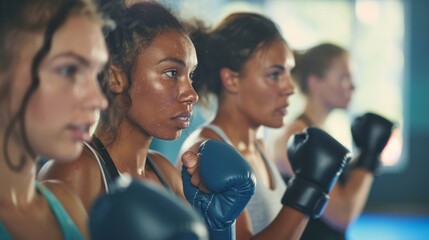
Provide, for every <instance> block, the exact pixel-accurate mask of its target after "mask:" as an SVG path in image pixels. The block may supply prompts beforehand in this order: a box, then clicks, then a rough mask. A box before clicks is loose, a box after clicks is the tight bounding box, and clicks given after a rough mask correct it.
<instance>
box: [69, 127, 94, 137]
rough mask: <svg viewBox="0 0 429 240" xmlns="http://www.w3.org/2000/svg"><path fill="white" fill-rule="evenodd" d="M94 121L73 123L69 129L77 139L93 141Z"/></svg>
mask: <svg viewBox="0 0 429 240" xmlns="http://www.w3.org/2000/svg"><path fill="white" fill-rule="evenodd" d="M92 125H93V123H84V124H71V125H68V126H67V129H68V130H69V131H70V132H71V133H72V136H73V139H74V140H75V141H91V135H90V132H89V131H90V127H91V126H92Z"/></svg>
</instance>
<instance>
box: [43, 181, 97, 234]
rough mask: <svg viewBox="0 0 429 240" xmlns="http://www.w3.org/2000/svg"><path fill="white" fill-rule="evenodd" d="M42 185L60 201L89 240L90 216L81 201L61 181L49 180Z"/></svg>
mask: <svg viewBox="0 0 429 240" xmlns="http://www.w3.org/2000/svg"><path fill="white" fill-rule="evenodd" d="M42 184H43V185H45V186H46V187H47V188H49V190H51V191H52V193H53V194H54V195H55V197H56V198H57V199H58V201H60V203H61V205H62V206H63V207H64V209H65V210H66V212H67V213H68V215H69V216H70V218H71V219H72V220H73V222H74V223H75V224H76V226H77V227H78V229H79V230H80V232H81V233H82V235H83V236H84V238H85V239H89V232H88V214H87V212H86V210H85V208H84V206H83V204H82V202H81V201H80V199H79V198H78V197H77V196H76V195H75V194H74V192H73V191H72V190H71V189H70V188H69V187H68V186H67V185H65V184H64V183H62V182H60V181H53V180H49V181H44V182H42Z"/></svg>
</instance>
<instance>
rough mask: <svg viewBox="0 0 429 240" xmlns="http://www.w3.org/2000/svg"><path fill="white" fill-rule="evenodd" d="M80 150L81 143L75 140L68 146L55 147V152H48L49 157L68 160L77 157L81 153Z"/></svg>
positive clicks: (63, 160) (62, 160) (60, 160)
mask: <svg viewBox="0 0 429 240" xmlns="http://www.w3.org/2000/svg"><path fill="white" fill-rule="evenodd" d="M58 150H59V151H58ZM82 150H83V143H80V142H77V143H75V144H71V145H69V146H63V147H58V148H56V151H55V154H50V158H51V159H55V160H56V161H59V162H70V161H73V160H75V159H76V158H78V157H79V156H80V154H81V153H82Z"/></svg>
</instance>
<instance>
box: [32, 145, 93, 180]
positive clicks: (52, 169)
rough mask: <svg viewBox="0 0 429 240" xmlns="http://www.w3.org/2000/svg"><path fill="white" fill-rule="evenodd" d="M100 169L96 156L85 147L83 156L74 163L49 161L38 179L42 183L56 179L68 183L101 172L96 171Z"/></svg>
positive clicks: (41, 170)
mask: <svg viewBox="0 0 429 240" xmlns="http://www.w3.org/2000/svg"><path fill="white" fill-rule="evenodd" d="M98 168H99V166H98V163H97V161H96V159H95V156H94V154H93V153H92V152H91V151H90V150H89V149H88V148H87V147H84V149H83V151H82V153H81V155H80V156H79V157H78V158H77V159H75V160H73V161H69V162H59V161H56V160H49V161H48V162H47V163H45V165H44V166H43V167H42V168H41V169H40V171H39V173H38V175H37V179H38V180H40V181H43V180H50V179H56V180H61V181H64V182H66V183H68V182H70V181H74V180H76V179H80V178H81V177H83V178H85V176H88V174H89V173H90V174H94V172H99V171H94V170H95V169H98Z"/></svg>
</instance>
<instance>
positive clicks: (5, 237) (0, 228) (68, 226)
mask: <svg viewBox="0 0 429 240" xmlns="http://www.w3.org/2000/svg"><path fill="white" fill-rule="evenodd" d="M36 190H37V192H38V193H41V194H42V196H43V197H44V198H45V199H46V201H47V203H48V205H49V208H50V209H51V211H52V213H53V215H54V217H55V219H56V220H57V222H58V224H59V225H60V228H61V232H62V233H63V239H64V240H80V239H82V240H83V239H84V238H83V236H82V233H81V232H80V231H79V228H78V227H77V226H76V224H75V223H74V222H73V220H72V219H71V217H70V216H69V214H68V213H67V212H66V210H65V209H64V207H63V206H62V205H61V203H60V201H58V199H57V197H55V195H54V194H53V193H52V192H51V190H49V189H48V188H46V187H44V186H42V185H41V184H40V183H36ZM0 239H2V240H12V237H11V236H10V235H9V233H8V232H7V229H6V228H5V226H4V225H3V224H2V223H1V222H0Z"/></svg>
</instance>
